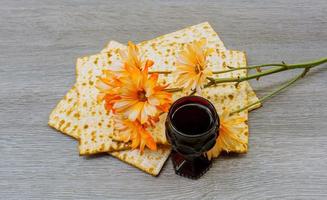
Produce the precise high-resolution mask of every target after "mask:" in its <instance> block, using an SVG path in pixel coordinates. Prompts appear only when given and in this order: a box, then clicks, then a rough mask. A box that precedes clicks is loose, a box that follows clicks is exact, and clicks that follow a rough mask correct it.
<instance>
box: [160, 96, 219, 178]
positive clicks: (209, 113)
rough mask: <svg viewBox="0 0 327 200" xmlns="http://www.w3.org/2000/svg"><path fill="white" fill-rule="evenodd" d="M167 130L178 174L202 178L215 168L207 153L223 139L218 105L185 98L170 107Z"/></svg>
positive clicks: (201, 98) (201, 99) (196, 97)
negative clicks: (220, 133)
mask: <svg viewBox="0 0 327 200" xmlns="http://www.w3.org/2000/svg"><path fill="white" fill-rule="evenodd" d="M165 126H166V130H165V132H166V136H167V139H168V141H169V143H170V144H171V146H172V154H171V158H172V161H173V166H174V169H175V172H176V174H178V175H181V176H184V177H188V178H192V179H197V178H199V177H201V176H202V175H203V174H204V173H205V172H206V171H208V169H209V168H210V166H211V160H208V159H207V157H205V156H204V155H203V153H205V152H206V151H208V150H209V149H211V148H212V147H213V146H214V145H215V143H216V138H217V137H218V135H219V131H218V130H219V116H218V114H217V112H216V109H215V107H214V105H212V103H210V101H208V100H207V99H204V98H203V97H199V96H185V97H182V98H180V99H178V100H176V101H175V102H174V103H173V105H172V106H171V107H170V109H169V112H168V115H167V118H166V123H165Z"/></svg>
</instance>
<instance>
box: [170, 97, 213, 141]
mask: <svg viewBox="0 0 327 200" xmlns="http://www.w3.org/2000/svg"><path fill="white" fill-rule="evenodd" d="M172 123H173V125H174V126H175V128H176V129H177V130H178V131H180V132H182V133H184V134H188V135H197V134H201V133H204V132H206V131H208V130H209V129H210V128H211V126H212V123H213V119H212V114H211V112H210V110H209V109H208V108H207V107H205V106H203V105H201V104H196V103H189V104H185V105H182V106H181V107H179V108H177V109H176V110H175V112H174V113H173V115H172Z"/></svg>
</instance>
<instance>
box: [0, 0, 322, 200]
mask: <svg viewBox="0 0 327 200" xmlns="http://www.w3.org/2000/svg"><path fill="white" fill-rule="evenodd" d="M326 10H327V2H326V1H325V0H311V1H309V0H299V1H295V0H289V1H282V0H276V1H268V0H252V1H249V0H241V1H228V0H222V1H217V2H216V1H208V0H202V1H186V0H182V1H173V0H170V1H123V2H120V1H100V0H95V1H92V2H91V1H86V0H80V1H77V0H74V1H64V0H60V1H50V0H44V1H40V0H31V1H24V0H1V1H0V88H1V89H0V97H1V98H0V151H1V154H2V155H1V156H0V199H108V198H111V199H118V198H122V199H273V198H276V199H326V198H327V157H326V155H327V145H326V143H327V134H326V132H327V123H326V118H327V112H326V111H327V105H326V102H327V95H326V93H327V78H326V76H327V70H326V66H325V68H321V69H318V70H314V72H310V74H309V76H308V77H306V78H305V79H303V80H301V81H299V82H298V83H297V84H296V85H295V86H293V87H291V88H290V89H288V90H287V91H285V92H283V93H282V94H280V95H278V96H277V97H275V98H273V99H272V100H270V101H269V102H268V103H267V104H266V105H265V106H264V107H263V108H261V109H259V110H257V111H254V112H253V113H251V114H250V126H251V137H250V151H249V153H248V154H246V155H239V156H224V157H222V158H220V159H218V160H217V161H215V163H214V165H213V168H212V169H211V170H210V171H209V172H208V173H207V174H206V175H205V176H204V177H203V178H201V179H200V180H197V181H192V180H188V179H184V178H180V177H178V176H176V175H175V174H174V172H173V170H172V165H171V163H170V162H168V163H167V165H166V166H165V167H164V169H163V171H162V173H161V175H160V176H159V177H158V178H155V177H152V176H149V175H146V174H144V173H142V172H140V171H138V170H137V169H134V168H132V167H130V166H128V165H126V164H123V163H122V162H120V161H118V160H116V159H114V158H112V157H109V156H106V155H102V156H97V157H95V158H84V157H79V156H78V153H77V147H76V145H77V142H76V141H74V140H73V139H71V138H69V137H66V136H64V135H62V134H58V133H57V132H56V131H55V130H53V129H51V128H49V127H48V126H47V119H48V115H49V113H50V111H51V109H53V107H54V106H55V104H56V103H57V101H58V100H59V99H60V98H62V96H63V95H64V94H65V93H66V92H67V91H68V89H69V88H70V87H71V86H72V84H73V83H74V80H75V72H74V70H75V68H74V63H75V59H76V58H77V57H78V56H82V55H87V54H94V53H96V52H98V51H100V49H101V48H102V47H103V46H104V45H105V44H106V43H107V42H108V41H109V40H111V39H114V40H117V41H120V42H126V41H128V40H133V41H135V42H139V41H142V40H147V39H151V38H153V37H155V36H159V35H161V34H164V33H169V32H172V31H175V30H178V29H180V28H183V27H186V26H189V25H192V24H196V23H200V22H203V21H209V22H210V23H211V24H212V25H213V27H214V28H215V30H217V31H218V32H219V34H220V36H221V37H222V39H223V41H224V42H225V44H226V46H227V47H228V48H229V49H237V50H245V51H246V52H247V55H248V59H249V63H250V64H258V63H264V62H272V61H275V62H276V61H281V60H284V61H286V62H296V61H306V60H310V59H314V58H318V57H323V56H327V39H326V38H327V14H326ZM292 74H294V73H293V72H290V73H285V74H280V75H274V76H273V77H271V78H263V79H262V80H260V81H259V82H255V81H254V82H253V85H254V88H256V89H257V92H258V94H259V95H263V94H265V93H266V92H267V91H268V90H271V89H272V88H273V86H275V85H276V84H278V83H281V82H282V81H284V80H286V79H287V78H289V77H291V75H292Z"/></svg>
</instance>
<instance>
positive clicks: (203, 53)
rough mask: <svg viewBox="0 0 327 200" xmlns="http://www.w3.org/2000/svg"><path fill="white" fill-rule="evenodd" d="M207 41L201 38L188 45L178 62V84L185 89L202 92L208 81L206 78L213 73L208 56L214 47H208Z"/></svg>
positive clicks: (176, 73) (176, 72) (175, 73)
mask: <svg viewBox="0 0 327 200" xmlns="http://www.w3.org/2000/svg"><path fill="white" fill-rule="evenodd" d="M206 43H207V41H206V40H205V39H201V40H200V41H194V42H192V43H191V44H187V45H186V49H185V50H183V51H182V52H181V53H180V55H179V59H178V60H177V62H176V71H175V72H174V75H175V77H176V84H177V86H179V87H183V88H184V89H185V90H190V89H191V90H195V89H196V91H198V92H200V91H201V89H202V88H203V86H204V83H205V82H206V78H207V77H208V76H210V75H212V71H211V70H210V69H209V68H208V66H207V57H208V55H209V54H210V53H212V52H213V49H211V48H209V49H206V48H205V45H206Z"/></svg>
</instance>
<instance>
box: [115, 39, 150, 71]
mask: <svg viewBox="0 0 327 200" xmlns="http://www.w3.org/2000/svg"><path fill="white" fill-rule="evenodd" d="M119 54H120V56H121V58H122V61H123V63H124V66H125V67H126V66H128V67H135V68H137V69H139V70H144V69H145V68H146V67H151V66H152V65H153V64H154V62H153V61H152V60H142V56H141V55H140V53H139V49H138V48H137V46H136V45H135V44H134V43H133V42H131V41H129V42H128V48H127V52H125V51H122V50H121V51H119Z"/></svg>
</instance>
